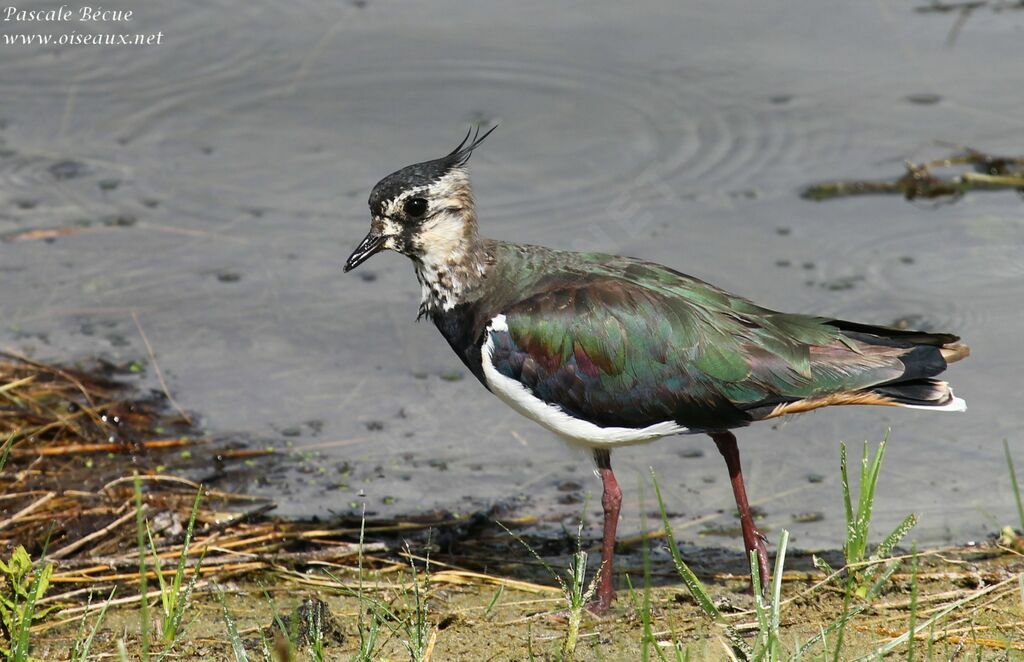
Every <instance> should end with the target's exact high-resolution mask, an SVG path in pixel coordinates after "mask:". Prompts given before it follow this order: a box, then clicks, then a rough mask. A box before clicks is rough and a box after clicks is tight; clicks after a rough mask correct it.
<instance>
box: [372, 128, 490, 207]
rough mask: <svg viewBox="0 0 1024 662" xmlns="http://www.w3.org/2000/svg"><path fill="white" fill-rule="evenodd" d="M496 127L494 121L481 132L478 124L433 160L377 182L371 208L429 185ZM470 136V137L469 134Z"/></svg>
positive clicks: (465, 158) (460, 161)
mask: <svg viewBox="0 0 1024 662" xmlns="http://www.w3.org/2000/svg"><path fill="white" fill-rule="evenodd" d="M497 128H498V125H497V124H495V125H494V126H492V127H491V128H490V129H488V130H487V131H485V132H484V133H483V134H481V133H480V125H479V124H478V125H477V126H476V128H475V129H473V128H470V129H469V131H467V132H466V137H465V138H463V139H462V142H460V143H459V144H458V146H457V147H456V148H455V149H453V150H452V151H451V152H449V153H448V154H445V155H444V156H442V157H441V158H439V159H434V160H433V161H424V162H423V163H414V164H413V165H410V166H406V167H404V168H402V169H401V170H398V171H396V172H393V173H391V174H390V175H388V176H387V177H385V178H384V179H382V180H380V181H379V182H377V185H376V186H374V187H373V191H372V192H371V193H370V200H369V203H370V209H371V210H372V211H373V213H374V214H377V215H379V214H381V213H382V212H383V208H384V205H385V204H386V203H387V202H388V201H389V200H394V199H395V198H397V197H398V196H399V195H401V194H402V192H403V191H406V190H408V189H410V188H416V187H420V186H429V185H430V184H432V183H434V182H435V181H437V180H438V179H440V178H441V177H444V176H445V175H446V174H448V172H449V171H450V170H451V169H452V168H461V167H462V166H464V165H466V162H467V161H469V157H470V156H472V155H473V150H475V149H476V148H477V147H479V146H480V143H482V142H483V141H484V139H486V138H487V136H489V135H491V133H492V132H493V131H494V130H495V129H497ZM470 136H472V138H470Z"/></svg>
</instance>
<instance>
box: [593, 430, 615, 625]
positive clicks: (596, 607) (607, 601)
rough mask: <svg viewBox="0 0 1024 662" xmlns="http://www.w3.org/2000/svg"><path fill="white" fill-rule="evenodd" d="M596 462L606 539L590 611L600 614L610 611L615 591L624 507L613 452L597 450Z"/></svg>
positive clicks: (604, 538) (595, 454) (603, 543)
mask: <svg viewBox="0 0 1024 662" xmlns="http://www.w3.org/2000/svg"><path fill="white" fill-rule="evenodd" d="M594 461H595V462H596V463H597V470H598V473H600V474H601V482H602V483H603V484H604V492H603V494H602V495H601V506H602V507H603V508H604V537H603V539H602V541H601V576H600V578H599V579H598V584H597V597H596V599H595V600H594V601H593V602H592V603H591V604H590V611H592V612H594V613H596V614H600V613H603V612H605V611H608V607H610V606H611V604H612V600H613V599H614V598H615V591H614V590H613V588H612V576H613V573H612V559H613V557H614V556H615V529H616V527H617V526H618V524H619V507H620V506H621V505H622V490H621V489H619V482H618V481H617V480H615V474H614V473H612V457H611V452H610V451H607V450H603V449H602V450H595V451H594Z"/></svg>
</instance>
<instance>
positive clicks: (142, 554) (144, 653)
mask: <svg viewBox="0 0 1024 662" xmlns="http://www.w3.org/2000/svg"><path fill="white" fill-rule="evenodd" d="M135 534H136V538H137V543H138V551H139V595H140V596H141V599H140V600H139V638H140V640H141V653H140V655H141V658H142V662H149V600H148V599H147V598H146V594H147V593H148V592H149V590H148V589H149V578H148V577H147V576H146V574H147V573H146V518H145V517H144V516H143V510H142V479H141V478H139V474H138V473H136V474H135Z"/></svg>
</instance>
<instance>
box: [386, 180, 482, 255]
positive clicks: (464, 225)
mask: <svg viewBox="0 0 1024 662" xmlns="http://www.w3.org/2000/svg"><path fill="white" fill-rule="evenodd" d="M383 212H384V213H383V216H381V217H377V218H374V220H373V225H374V229H376V230H377V231H378V232H380V233H381V234H382V235H384V237H385V239H384V248H387V249H390V250H393V251H397V252H399V253H404V254H405V255H408V256H409V257H411V258H413V259H414V260H417V261H421V262H443V261H447V260H449V259H452V258H454V259H458V257H459V252H460V249H461V247H462V245H463V243H464V241H465V239H466V238H467V236H468V234H469V233H471V232H472V231H473V229H474V227H473V226H474V223H475V220H476V219H475V217H474V213H473V194H472V190H471V189H470V186H469V177H468V176H467V175H466V172H465V170H463V169H462V168H452V169H451V170H450V171H449V172H448V173H447V174H445V175H444V176H443V177H441V178H440V179H438V180H437V181H435V182H433V183H432V184H430V185H429V186H418V187H415V188H410V189H407V190H405V191H403V192H402V193H401V194H400V195H398V196H396V197H395V198H394V199H393V200H391V201H389V202H388V203H387V204H386V205H385V207H384V209H383Z"/></svg>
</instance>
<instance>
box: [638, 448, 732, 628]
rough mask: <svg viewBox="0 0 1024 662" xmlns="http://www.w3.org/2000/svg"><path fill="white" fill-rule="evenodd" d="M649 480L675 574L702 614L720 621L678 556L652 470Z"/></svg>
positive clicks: (691, 573) (706, 593)
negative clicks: (676, 573) (651, 483)
mask: <svg viewBox="0 0 1024 662" xmlns="http://www.w3.org/2000/svg"><path fill="white" fill-rule="evenodd" d="M651 479H652V480H653V481H654V494H655V496H656V497H657V499H658V508H659V509H660V511H661V521H662V525H663V526H664V527H665V542H666V543H667V544H668V551H669V553H670V554H671V555H672V562H673V563H674V564H675V567H676V572H678V573H679V577H680V578H681V579H682V580H683V583H684V584H685V585H686V588H687V589H688V590H689V591H690V595H692V596H693V598H694V600H696V601H697V604H698V605H700V608H701V609H702V610H703V611H704V613H705V614H707V615H708V616H709V617H711V618H712V619H713V620H715V621H721V620H722V614H721V612H720V611H718V607H716V606H715V603H714V602H713V601H712V600H711V596H710V595H708V592H707V591H706V590H705V589H704V585H703V584H701V582H700V580H699V579H697V575H695V574H694V572H693V570H690V566H688V565H686V562H685V561H683V557H682V556H681V555H680V554H679V548H678V547H677V546H676V540H675V537H674V536H673V535H672V527H671V526H670V525H669V522H668V511H666V510H665V501H664V499H662V498H661V487H659V486H658V477H657V475H655V473H654V469H653V468H652V469H651Z"/></svg>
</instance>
